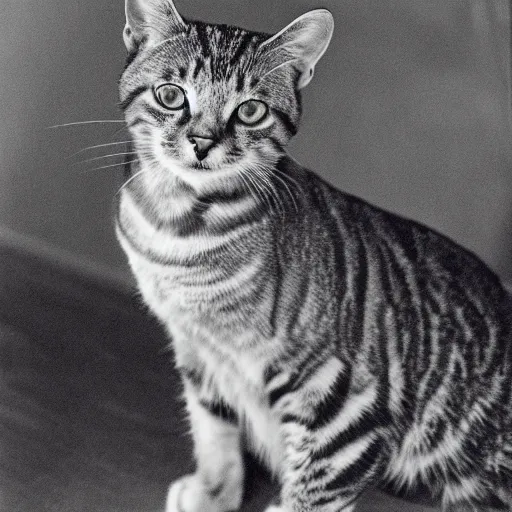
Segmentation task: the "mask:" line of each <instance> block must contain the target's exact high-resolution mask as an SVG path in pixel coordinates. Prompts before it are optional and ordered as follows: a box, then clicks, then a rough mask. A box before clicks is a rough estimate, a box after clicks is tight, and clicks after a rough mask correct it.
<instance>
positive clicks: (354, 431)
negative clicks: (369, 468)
mask: <svg viewBox="0 0 512 512" xmlns="http://www.w3.org/2000/svg"><path fill="white" fill-rule="evenodd" d="M376 398H377V390H376V387H375V386H372V387H369V388H367V389H366V390H365V392H364V393H361V394H358V395H352V396H350V397H349V398H347V400H346V401H345V404H344V406H343V408H341V409H339V410H338V411H337V415H336V417H335V418H333V420H332V421H331V423H330V424H329V425H327V426H326V427H325V428H323V429H322V430H320V431H318V432H317V435H318V439H319V440H325V439H326V440H327V441H326V442H325V443H324V444H320V446H318V447H316V448H315V449H314V450H313V455H312V460H316V459H321V458H323V457H328V456H330V455H332V454H334V453H335V452H337V451H339V450H340V449H341V448H343V447H344V446H345V445H347V444H350V443H352V442H353V441H355V439H356V438H357V437H362V436H363V435H364V434H368V433H370V431H373V430H376V429H377V428H378V427H380V426H384V427H385V426H386V425H387V424H388V423H389V418H388V420H387V421H383V419H382V418H381V417H380V415H379V414H378V413H379V411H378V410H375V409H374V407H375V405H376Z"/></svg>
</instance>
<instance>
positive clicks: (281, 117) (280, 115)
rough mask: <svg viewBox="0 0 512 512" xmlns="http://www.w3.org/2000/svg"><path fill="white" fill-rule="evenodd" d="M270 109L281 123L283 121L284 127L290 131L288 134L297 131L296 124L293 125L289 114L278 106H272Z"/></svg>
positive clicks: (293, 133)
mask: <svg viewBox="0 0 512 512" xmlns="http://www.w3.org/2000/svg"><path fill="white" fill-rule="evenodd" d="M272 111H273V112H274V114H275V115H276V116H277V117H278V118H279V120H280V121H281V123H283V125H284V127H285V128H286V130H287V131H288V133H290V135H295V134H296V133H297V126H295V124H294V123H292V120H291V119H290V116H289V115H288V114H287V113H286V112H283V111H282V110H279V109H278V108H275V107H274V108H273V109H272Z"/></svg>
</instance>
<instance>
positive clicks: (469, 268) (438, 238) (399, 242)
mask: <svg viewBox="0 0 512 512" xmlns="http://www.w3.org/2000/svg"><path fill="white" fill-rule="evenodd" d="M332 32H333V18H332V15H331V14H330V13H329V11H327V10H325V9H318V10H313V11H310V12H308V13H306V14H304V15H302V16H300V17H299V18H297V19H296V20H295V21H293V22H292V23H290V24H289V25H288V26H287V27H285V28H284V29H283V30H281V31H280V32H278V33H277V34H275V35H270V34H266V33H260V32H252V31H247V30H245V29H242V28H238V27H232V26H228V25H216V24H208V23H203V22H199V21H191V20H188V19H185V18H183V17H182V16H181V15H180V14H179V13H178V11H177V10H176V7H175V5H174V4H173V3H172V1H171V0H126V26H125V29H124V34H123V35H124V42H125V45H126V47H127V50H128V58H127V62H126V67H125V70H124V72H123V74H122V76H121V79H120V105H121V107H122V109H123V111H124V113H125V119H126V123H127V126H128V129H129V131H130V133H131V136H132V138H133V144H134V147H135V150H136V152H137V161H136V162H131V163H130V164H129V165H128V166H127V179H126V182H125V184H124V187H123V189H122V191H121V193H120V194H119V200H118V204H117V215H116V230H117V236H118V239H119V241H120V244H121V246H122V247H123V249H124V251H125V252H126V255H127V258H128V260H129V263H130V266H131V269H132V270H133V273H134V275H135V278H136V280H137V283H138V287H139V290H140V293H141V295H142V297H143V299H144V301H145V302H146V303H147V305H148V306H149V308H150V309H151V311H152V312H153V313H154V314H155V315H156V316H157V317H158V318H159V319H160V320H161V321H162V322H163V324H164V325H165V326H166V328H167V330H168V333H169V335H170V338H171V340H172V346H173V348H174V353H175V359H176V365H177V368H178V369H179V371H180V372H181V375H182V377H183V385H184V397H185V400H186V406H187V410H188V414H189V418H190V425H191V434H192V438H193V442H194V447H195V448H194V451H195V458H196V460H197V471H196V472H195V473H194V474H192V475H187V476H184V477H182V478H181V479H179V480H178V481H176V482H174V483H172V484H171V486H170V488H169V493H168V497H167V505H166V507H167V508H166V510H167V512H228V511H234V510H237V509H239V508H240V506H241V503H242V497H243V484H244V463H243V459H242V449H243V447H244V446H247V447H249V449H250V450H252V451H253V452H254V453H255V454H257V455H258V456H259V457H260V458H261V460H262V461H263V462H264V463H265V464H267V465H268V467H269V468H270V470H271V471H272V472H273V474H274V475H275V476H276V478H277V479H278V481H279V482H280V485H281V493H280V503H277V504H274V505H269V508H267V512H307V511H318V512H334V511H344V512H350V511H352V510H354V507H355V506H356V504H357V502H358V500H359V497H360V496H361V495H362V494H363V493H365V492H366V491H367V490H369V489H371V488H373V487H376V486H379V485H381V484H383V483H384V482H394V483H395V484H396V485H397V486H414V485H415V484H417V483H421V484H422V485H426V486H428V488H429V489H430V490H431V491H432V493H433V495H435V496H437V497H438V498H439V499H440V500H441V502H442V504H443V507H444V508H446V509H450V510H451V509H454V510H457V509H458V507H460V508H461V509H462V508H464V507H473V508H472V509H475V508H477V507H484V506H487V504H490V503H494V504H500V505H502V506H503V507H508V510H512V508H511V503H512V398H511V389H512V354H511V351H512V297H511V296H510V295H509V294H508V292H506V291H505V289H504V288H503V286H502V284H501V283H500V280H499V279H498V277H497V276H496V275H495V274H494V273H493V272H492V271H491V270H489V269H488V268H487V267H486V266H485V265H484V263H482V262H481V261H480V260H479V259H478V258H477V257H476V256H475V255H473V254H471V253H470V252H468V251H466V250H464V249H463V248H461V247H460V246H458V245H457V244H455V243H454V242H452V241H451V240H449V239H447V238H446V237H444V236H442V235H441V234H438V233H436V232H434V231H433V230H431V229H428V228H427V227H425V226H423V225H420V224H418V223H415V222H412V221H410V220H406V219H404V218H402V217H400V216H397V215H394V214H392V213H389V212H386V211H383V210H382V209H379V208H377V207H375V206H372V205H370V204H368V203H367V202H365V201H363V200H362V199H358V198H356V197H353V196H351V195H348V194H345V193H342V192H340V191H338V190H337V189H335V188H334V187H333V186H331V185H330V184H328V183H327V182H325V181H324V180H323V179H322V178H320V177H319V176H318V175H316V174H315V173H313V172H311V171H309V170H307V169H305V168H303V167H302V166H300V165H299V164H298V163H297V162H295V161H294V160H293V159H292V158H290V157H289V156H288V155H287V154H286V152H285V146H286V144H287V142H288V141H289V140H290V138H291V137H292V136H293V135H295V134H296V133H297V130H298V126H299V120H300V117H301V89H302V88H303V87H305V86H306V85H307V84H308V83H309V82H310V81H311V79H312V77H313V72H314V68H315V65H316V64H317V62H318V61H319V59H320V58H321V57H322V55H323V54H324V52H325V51H326V49H327V47H328V45H329V43H330V39H331V35H332Z"/></svg>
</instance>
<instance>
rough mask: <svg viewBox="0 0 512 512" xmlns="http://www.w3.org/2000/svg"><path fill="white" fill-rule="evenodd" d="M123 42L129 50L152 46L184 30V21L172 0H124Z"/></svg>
mask: <svg viewBox="0 0 512 512" xmlns="http://www.w3.org/2000/svg"><path fill="white" fill-rule="evenodd" d="M125 12H126V25H125V27H124V31H123V39H124V44H125V45H126V48H127V49H128V51H129V52H133V51H135V50H137V49H138V48H139V46H141V45H144V46H154V45H156V44H158V43H160V42H161V41H164V40H165V39H167V38H169V37H170V36H172V34H174V33H176V32H179V31H182V30H185V29H186V23H185V22H184V21H183V18H182V17H181V16H180V15H179V13H178V11H177V10H176V7H175V6H174V3H173V2H172V0H125Z"/></svg>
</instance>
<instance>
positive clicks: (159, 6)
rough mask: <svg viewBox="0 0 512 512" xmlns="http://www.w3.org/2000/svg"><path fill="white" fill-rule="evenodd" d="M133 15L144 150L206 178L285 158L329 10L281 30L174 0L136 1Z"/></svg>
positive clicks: (163, 163)
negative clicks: (200, 18)
mask: <svg viewBox="0 0 512 512" xmlns="http://www.w3.org/2000/svg"><path fill="white" fill-rule="evenodd" d="M126 20H127V21H126V26H125V29H124V41H125V44H126V47H127V49H128V51H129V57H128V61H127V65H126V69H125V71H124V73H123V75H122V77H121V80H120V99H121V106H122V108H123V109H124V111H125V116H126V120H127V124H128V127H129V129H130V131H131V133H132V135H133V138H134V141H135V143H136V146H137V149H138V151H139V158H140V159H141V160H142V161H143V163H145V164H148V165H149V164H151V165H154V166H156V167H159V168H160V169H162V168H163V169H169V170H171V171H172V170H174V171H175V172H177V173H178V174H179V175H180V176H181V178H183V179H184V180H185V181H187V182H189V183H190V182H192V183H196V184H197V183H199V182H200V180H201V179H202V178H201V176H203V177H204V176H205V175H206V174H208V175H212V174H214V173H222V174H224V175H225V174H226V173H234V172H236V169H237V168H240V167H243V168H244V169H246V170H249V171H250V170H251V169H258V168H261V167H267V166H270V167H272V166H273V165H274V164H275V162H276V161H277V160H278V159H279V157H280V156H281V155H282V153H283V148H284V146H285V145H286V143H287V142H288V141H289V139H290V138H291V137H292V136H293V135H294V134H295V133H296V132H297V129H298V124H299V119H300V115H301V100H300V89H302V88H303V87H304V86H306V85H307V84H308V83H309V81H310V80H311V77H312V76H313V71H314V67H315V64H316V63H317V61H318V60H319V59H320V57H321V56H322V55H323V53H324V52H325V50H326V49H327V46H328V44H329V41H330V38H331V35H332V30H333V20H332V16H331V14H330V13H329V12H328V11H327V10H324V9H319V10H314V11H311V12H308V13H306V14H304V15H303V16H300V17H299V18H297V19H296V20H295V21H294V22H292V23H291V24H290V25H288V26H287V27H286V28H284V29H283V30H281V31H280V32H278V33H277V34H275V35H273V36H271V35H269V34H264V33H259V32H251V31H247V30H244V29H241V28H237V27H231V26H227V25H214V24H207V23H202V22H195V21H188V20H185V19H184V18H183V17H181V16H180V14H179V13H178V11H177V10H176V8H175V6H174V4H173V3H172V1H171V0H126Z"/></svg>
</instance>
